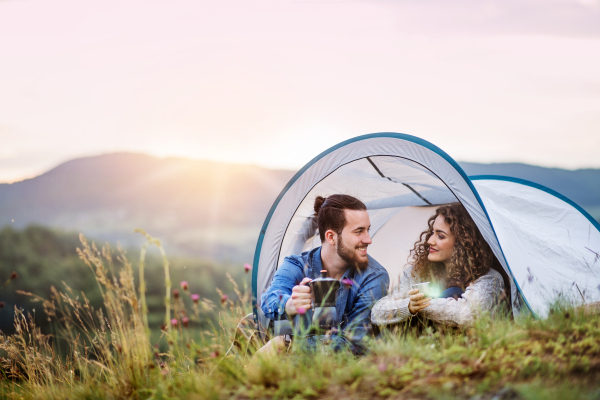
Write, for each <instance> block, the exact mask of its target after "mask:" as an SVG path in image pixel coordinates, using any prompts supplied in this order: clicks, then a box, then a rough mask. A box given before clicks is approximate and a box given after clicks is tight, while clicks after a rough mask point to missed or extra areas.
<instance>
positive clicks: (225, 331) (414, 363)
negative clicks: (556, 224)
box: [0, 233, 600, 399]
mask: <svg viewBox="0 0 600 400" xmlns="http://www.w3.org/2000/svg"><path fill="white" fill-rule="evenodd" d="M144 234H145V233H144ZM145 235H146V238H147V240H148V242H147V243H146V245H145V246H143V247H142V251H141V254H140V260H139V270H138V271H137V272H138V275H137V276H138V277H139V278H138V280H139V282H138V283H137V285H136V284H135V279H134V276H135V275H136V274H135V273H134V267H133V266H132V264H131V263H130V262H129V261H128V259H127V257H126V256H125V254H124V252H123V251H122V250H120V249H117V250H116V251H115V250H113V249H112V248H111V247H110V246H108V245H105V246H103V247H102V248H101V249H99V248H97V247H96V245H95V244H93V243H91V244H90V243H88V242H87V241H86V240H85V238H84V237H83V236H82V237H81V247H80V248H79V249H78V254H79V257H80V258H81V259H82V260H83V262H84V263H85V264H86V265H88V266H89V267H90V269H91V271H92V272H93V273H94V275H95V277H96V281H97V283H98V287H99V288H100V291H101V292H102V297H103V303H104V305H103V307H102V308H99V309H93V307H91V306H90V304H89V302H88V301H87V299H86V296H85V293H77V292H76V291H75V290H73V289H71V288H69V287H68V286H66V285H65V286H64V289H62V290H58V289H54V288H53V289H52V295H51V296H50V298H48V299H43V298H41V297H38V296H36V295H35V294H29V295H30V296H31V298H32V300H34V301H36V302H38V303H39V304H40V305H41V310H39V311H37V312H43V313H44V314H45V315H46V316H47V318H49V319H50V320H51V321H52V322H53V325H52V326H53V327H54V331H53V332H51V333H43V332H41V331H40V329H39V328H38V327H37V326H36V325H35V323H34V318H33V315H28V314H26V313H24V312H22V311H19V310H17V312H16V318H15V327H16V333H15V334H14V335H11V336H6V335H3V334H0V356H1V357H2V358H1V359H0V368H1V372H2V378H1V380H0V397H2V398H10V399H78V398H85V399H105V398H108V399H173V398H182V399H219V398H239V399H248V398H257V399H258V398H317V397H319V398H336V399H337V398H382V399H383V398H404V397H405V396H410V398H436V399H439V398H471V397H475V398H477V396H479V398H491V397H492V396H494V395H498V393H499V391H500V393H502V392H501V391H502V390H504V391H505V392H504V393H506V391H507V390H508V391H513V392H511V393H512V395H514V396H517V398H518V397H521V398H532V399H534V398H535V399H543V398H548V399H556V398H594V396H596V395H597V394H600V392H597V390H598V389H599V388H600V385H598V381H599V378H600V317H599V316H598V315H596V314H590V313H586V312H585V311H584V310H581V309H573V308H570V307H566V306H561V305H559V304H557V305H556V306H555V307H554V308H553V312H552V313H551V315H550V316H549V317H548V318H547V319H545V320H534V319H532V318H529V317H528V318H523V319H519V320H516V321H511V320H510V319H508V318H506V319H503V318H500V319H499V318H496V319H492V318H490V317H489V316H482V317H481V318H480V319H479V320H478V321H477V322H476V323H475V324H474V325H473V326H471V327H469V328H468V329H461V330H459V329H451V328H446V329H443V328H440V327H437V328H434V327H426V328H419V327H411V326H410V325H406V326H402V327H396V328H394V329H392V330H387V331H385V332H382V335H381V337H380V338H378V339H374V338H367V339H366V340H367V341H368V343H367V345H368V347H369V349H370V352H369V353H368V354H367V356H365V357H362V358H358V357H354V356H353V355H352V354H351V353H349V352H340V353H335V354H331V353H330V352H329V351H327V350H328V349H327V346H323V347H322V348H321V349H320V350H318V351H316V352H312V353H306V352H304V351H302V350H301V347H302V346H292V348H291V350H290V351H289V352H286V351H283V352H280V353H279V354H275V355H272V356H264V357H254V358H253V352H254V350H255V349H256V347H257V346H259V345H260V343H258V341H257V340H256V338H257V336H256V335H255V334H254V332H253V330H252V327H251V326H241V327H240V324H239V322H240V320H241V318H242V317H243V316H245V315H247V314H248V313H250V312H251V304H250V300H251V298H250V293H249V291H248V288H247V287H245V286H244V287H242V288H240V287H238V285H237V284H236V282H234V281H233V280H230V284H231V285H232V288H233V290H234V292H235V293H236V298H235V299H230V298H228V297H227V296H225V295H222V297H221V299H222V300H221V304H214V303H213V302H211V301H210V300H207V299H196V298H194V300H192V298H191V294H190V292H189V290H187V289H188V288H186V287H182V288H181V291H178V292H174V291H173V290H172V288H171V284H170V276H169V269H168V260H167V258H166V255H165V253H164V250H161V254H162V255H163V262H164V265H165V289H166V291H167V296H166V298H165V304H166V308H165V325H164V326H163V329H161V332H160V338H159V339H158V340H155V341H154V342H153V341H152V339H151V338H152V337H153V336H151V332H150V330H149V328H148V323H147V318H146V313H147V311H146V306H145V291H144V257H145V252H146V249H147V247H148V246H158V247H159V249H161V247H160V246H161V245H160V241H158V240H156V239H154V238H152V237H151V236H150V235H147V234H145ZM175 293H176V295H175ZM213 313H217V314H218V319H217V320H218V321H219V322H218V323H217V324H214V326H213V327H212V329H210V330H202V331H200V330H199V329H198V328H197V326H198V325H199V324H198V322H199V320H200V319H201V318H203V317H205V316H207V315H212V314H213ZM242 325H243V324H242ZM417 325H418V324H417ZM242 328H243V329H242ZM154 337H156V335H154ZM509 394H510V393H509Z"/></svg>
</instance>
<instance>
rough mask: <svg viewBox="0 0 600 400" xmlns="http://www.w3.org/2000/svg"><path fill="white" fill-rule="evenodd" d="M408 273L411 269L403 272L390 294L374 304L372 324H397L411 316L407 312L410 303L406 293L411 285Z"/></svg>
mask: <svg viewBox="0 0 600 400" xmlns="http://www.w3.org/2000/svg"><path fill="white" fill-rule="evenodd" d="M410 271H411V268H408V269H407V270H405V271H404V273H403V274H402V277H401V278H400V281H399V282H398V284H397V285H396V286H395V287H394V290H393V291H392V293H390V294H389V295H387V296H385V297H383V298H382V299H381V300H379V301H378V302H377V303H375V305H374V306H373V309H372V310H371V322H372V323H373V324H375V325H380V326H381V325H391V324H397V323H400V322H403V321H406V320H407V319H409V318H410V317H411V316H412V314H411V313H410V311H408V303H409V301H410V298H409V295H408V291H409V290H410V285H411V284H412V279H411V277H410Z"/></svg>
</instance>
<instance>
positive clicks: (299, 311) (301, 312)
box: [298, 307, 306, 315]
mask: <svg viewBox="0 0 600 400" xmlns="http://www.w3.org/2000/svg"><path fill="white" fill-rule="evenodd" d="M305 313H306V310H305V309H304V308H303V307H298V314H301V315H302V314H305Z"/></svg>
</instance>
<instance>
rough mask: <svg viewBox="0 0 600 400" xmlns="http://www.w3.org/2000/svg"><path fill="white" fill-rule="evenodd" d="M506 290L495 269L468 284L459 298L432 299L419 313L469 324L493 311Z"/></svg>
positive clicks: (444, 320)
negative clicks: (482, 314)
mask: <svg viewBox="0 0 600 400" xmlns="http://www.w3.org/2000/svg"><path fill="white" fill-rule="evenodd" d="M503 290H504V280H503V279H502V276H501V275H500V274H499V273H498V272H496V271H495V270H493V269H490V271H489V272H488V273H487V274H485V275H484V276H482V277H480V278H479V279H477V280H476V281H475V282H473V283H472V284H471V285H469V286H467V288H466V290H465V292H464V293H463V294H462V296H461V297H459V298H458V299H456V300H455V299H453V298H448V299H432V300H431V304H430V305H429V306H427V307H426V308H424V309H423V310H421V311H419V314H420V315H422V316H423V317H425V318H427V319H430V320H432V321H435V322H438V323H442V324H446V325H452V326H467V325H470V324H472V323H473V321H474V319H475V318H477V317H478V316H479V315H481V313H484V312H490V313H493V312H494V310H495V308H496V306H497V305H498V303H499V299H500V296H501V294H502V292H503Z"/></svg>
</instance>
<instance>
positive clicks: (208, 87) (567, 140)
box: [0, 0, 600, 182]
mask: <svg viewBox="0 0 600 400" xmlns="http://www.w3.org/2000/svg"><path fill="white" fill-rule="evenodd" d="M373 132H401V133H407V134H411V135H415V136H418V137H421V138H423V139H426V140H428V141H430V142H432V143H434V144H435V145H437V146H439V147H441V148H442V149H443V150H445V151H446V152H447V153H449V154H450V156H452V157H453V158H455V159H457V160H459V161H472V162H483V163H491V162H524V163H529V164H536V165H542V166H551V167H560V168H568V169H577V168H600V0H456V1H452V2H449V1H443V0H419V1H406V0H370V1H356V0H355V1H343V0H337V1H333V0H331V1H328V0H321V1H310V0H296V1H288V0H274V1H263V0H252V1H249V0H218V1H214V0H212V1H202V0H168V1H166V0H165V1H158V0H116V1H114V0H97V1H91V0H0V182H14V181H18V180H21V179H25V178H29V177H32V176H35V175H38V174H40V173H43V172H45V171H47V170H49V169H50V168H53V167H54V166H56V165H58V164H60V163H62V162H64V161H67V160H69V159H73V158H77V157H82V156H92V155H97V154H104V153H111V152H117V151H131V152H143V153H148V154H152V155H156V156H160V157H165V156H180V157H189V158H197V159H210V160H218V161H225V162H236V163H252V164H257V165H261V166H265V167H270V168H285V169H299V168H300V167H302V165H304V164H305V163H306V162H308V161H309V160H310V159H312V158H313V157H314V156H316V155H317V154H319V153H320V152H322V151H323V150H325V149H327V148H329V147H330V146H333V145H335V144H337V143H338V142H340V141H343V140H345V139H348V138H351V137H354V136H358V135H362V134H366V133H373Z"/></svg>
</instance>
